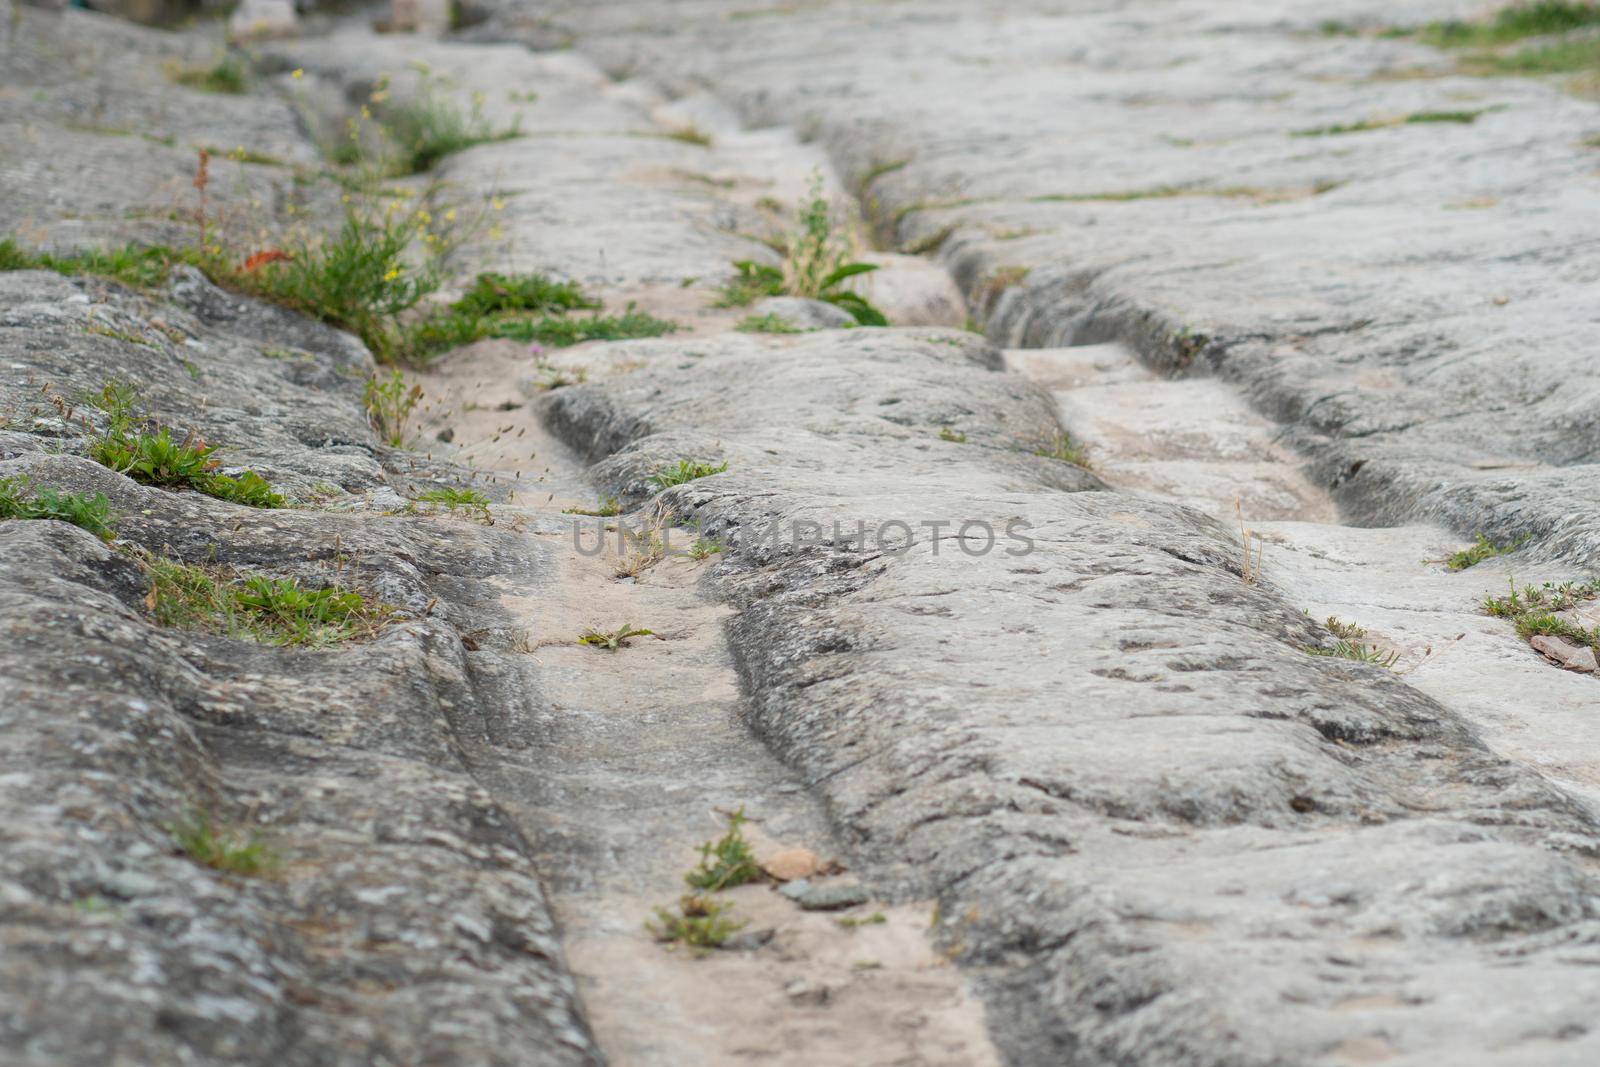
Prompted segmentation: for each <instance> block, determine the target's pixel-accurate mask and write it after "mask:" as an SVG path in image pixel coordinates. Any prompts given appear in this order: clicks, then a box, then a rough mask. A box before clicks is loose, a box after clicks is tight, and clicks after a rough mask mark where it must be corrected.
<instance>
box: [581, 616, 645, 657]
mask: <svg viewBox="0 0 1600 1067" xmlns="http://www.w3.org/2000/svg"><path fill="white" fill-rule="evenodd" d="M654 636H655V631H654V630H636V629H634V626H633V623H631V622H625V623H623V624H622V625H621V626H619V627H617V628H616V629H615V630H611V631H605V630H597V629H595V628H594V627H592V626H591V627H590V628H589V629H587V630H585V631H583V633H581V634H579V635H578V644H580V645H587V646H589V647H591V648H603V649H605V650H606V651H607V652H615V651H617V650H618V649H620V648H623V647H625V646H626V645H627V643H628V639H629V638H633V637H654Z"/></svg>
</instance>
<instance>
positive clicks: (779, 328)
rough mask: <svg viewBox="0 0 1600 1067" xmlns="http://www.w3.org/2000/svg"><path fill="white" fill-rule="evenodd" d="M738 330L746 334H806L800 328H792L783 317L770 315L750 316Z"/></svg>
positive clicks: (741, 323) (737, 327)
mask: <svg viewBox="0 0 1600 1067" xmlns="http://www.w3.org/2000/svg"><path fill="white" fill-rule="evenodd" d="M735 329H737V330H741V331H743V332H744V333H804V332H805V331H804V330H802V329H800V327H798V326H791V325H790V324H789V323H788V321H787V320H785V319H784V317H783V316H782V315H778V314H776V313H768V314H766V315H748V316H746V317H745V318H744V320H743V321H742V322H740V323H739V325H738V326H736V327H735Z"/></svg>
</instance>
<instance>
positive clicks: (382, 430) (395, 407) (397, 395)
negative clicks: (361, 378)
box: [362, 371, 422, 448]
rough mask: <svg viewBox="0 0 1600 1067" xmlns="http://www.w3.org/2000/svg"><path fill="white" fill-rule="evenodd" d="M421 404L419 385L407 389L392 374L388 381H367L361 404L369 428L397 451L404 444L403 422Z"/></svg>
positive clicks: (400, 377)
mask: <svg viewBox="0 0 1600 1067" xmlns="http://www.w3.org/2000/svg"><path fill="white" fill-rule="evenodd" d="M421 402H422V386H420V385H412V386H411V387H410V388H409V389H408V388H406V377H405V375H404V374H402V373H401V372H399V371H393V372H391V373H390V374H389V376H388V377H387V378H380V377H377V376H373V377H372V378H369V379H367V385H366V388H365V389H364V390H363V391H362V404H363V405H364V406H365V407H366V409H367V418H368V419H369V420H371V422H372V428H373V429H374V430H377V431H378V436H379V437H381V438H383V440H384V443H385V444H388V445H390V446H392V447H394V448H399V447H401V446H402V445H404V444H405V443H406V423H407V422H409V421H410V419H411V413H412V412H413V411H415V410H416V407H417V405H418V404H419V403H421Z"/></svg>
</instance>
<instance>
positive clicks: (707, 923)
mask: <svg viewBox="0 0 1600 1067" xmlns="http://www.w3.org/2000/svg"><path fill="white" fill-rule="evenodd" d="M732 907H733V905H732V904H729V903H727V902H726V901H720V900H713V899H711V898H710V897H706V896H697V895H694V894H687V895H685V896H684V897H683V898H682V899H680V900H679V901H678V912H677V914H674V913H672V912H670V911H668V910H667V909H666V908H657V909H656V917H655V919H654V920H646V922H645V924H644V925H645V929H646V930H648V931H649V932H650V934H651V936H652V937H654V938H655V939H656V940H657V941H663V942H669V943H673V944H681V945H683V946H685V947H686V948H688V949H689V951H691V952H693V953H695V954H696V955H703V954H705V953H707V952H709V951H711V950H712V949H715V948H720V947H722V945H723V944H724V943H725V942H726V941H727V940H728V938H730V937H732V936H733V935H734V934H736V933H738V932H739V931H740V930H742V929H744V926H745V924H744V923H743V922H739V921H736V920H733V919H729V918H725V915H726V913H727V912H728V911H729V910H730V909H731V908H732Z"/></svg>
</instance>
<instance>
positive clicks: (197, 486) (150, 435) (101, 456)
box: [89, 380, 287, 508]
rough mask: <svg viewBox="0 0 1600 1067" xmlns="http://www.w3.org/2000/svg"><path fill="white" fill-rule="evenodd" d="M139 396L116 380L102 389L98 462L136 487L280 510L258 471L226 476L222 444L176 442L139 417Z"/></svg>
mask: <svg viewBox="0 0 1600 1067" xmlns="http://www.w3.org/2000/svg"><path fill="white" fill-rule="evenodd" d="M135 401H136V394H135V393H134V390H133V389H132V387H131V386H128V385H126V384H125V383H122V382H118V381H115V380H112V381H108V382H106V383H105V385H104V386H102V387H101V390H100V393H99V395H98V396H96V397H93V398H92V402H93V404H94V405H95V406H96V407H98V408H99V409H100V410H101V411H103V412H105V413H106V416H107V423H108V425H107V427H106V429H105V430H104V431H103V432H102V433H101V434H100V435H99V436H98V437H96V438H95V439H94V440H93V441H91V442H90V444H89V455H90V457H91V458H92V459H94V460H95V461H96V462H97V463H100V464H101V465H103V466H105V467H109V468H110V469H112V470H114V471H116V472H117V473H118V474H125V475H127V476H128V477H129V478H132V479H133V480H134V481H136V482H142V483H144V484H146V485H154V486H159V487H161V488H165V489H192V490H194V491H195V492H199V493H204V494H206V495H207V496H214V497H217V498H218V499H220V500H227V501H230V502H232V503H235V504H243V505H245V506H246V507H252V508H281V507H285V506H286V505H287V501H286V500H284V498H283V496H282V495H281V494H280V493H278V492H277V491H276V490H274V489H273V488H272V486H271V485H269V484H267V481H266V479H264V478H262V477H261V476H260V475H259V474H257V473H256V472H255V471H250V470H247V471H243V472H241V473H240V474H238V475H237V476H234V475H228V474H223V473H221V472H220V471H219V470H218V468H219V467H221V465H222V461H221V460H219V459H217V458H216V452H217V451H218V449H219V448H220V446H218V445H212V444H208V443H206V441H205V439H204V438H202V437H199V436H198V435H196V434H194V433H189V434H186V435H185V436H184V437H183V438H182V439H180V440H174V439H173V437H172V431H171V430H170V429H168V428H167V427H165V426H159V425H156V424H154V423H151V422H150V421H149V420H145V419H141V418H139V417H138V416H136V415H135V414H134V411H133V405H134V403H135Z"/></svg>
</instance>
